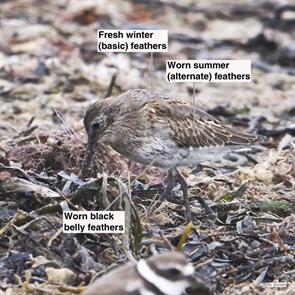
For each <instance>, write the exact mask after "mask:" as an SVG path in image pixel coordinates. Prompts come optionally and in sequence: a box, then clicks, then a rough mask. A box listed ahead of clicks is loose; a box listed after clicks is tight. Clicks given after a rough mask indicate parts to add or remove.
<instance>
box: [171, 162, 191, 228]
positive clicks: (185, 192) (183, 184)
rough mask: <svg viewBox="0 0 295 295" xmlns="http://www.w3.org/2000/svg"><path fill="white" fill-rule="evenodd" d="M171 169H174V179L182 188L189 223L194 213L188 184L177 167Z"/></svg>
mask: <svg viewBox="0 0 295 295" xmlns="http://www.w3.org/2000/svg"><path fill="white" fill-rule="evenodd" d="M171 169H173V174H174V179H175V180H176V182H178V183H179V184H180V188H181V190H182V193H183V200H184V205H185V215H186V220H187V221H188V222H189V221H191V220H192V213H191V207H190V203H189V198H188V189H187V183H186V181H185V179H184V178H183V176H182V175H181V174H180V173H179V171H178V170H177V168H176V167H173V168H171Z"/></svg>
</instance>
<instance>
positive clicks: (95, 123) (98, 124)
mask: <svg viewBox="0 0 295 295" xmlns="http://www.w3.org/2000/svg"><path fill="white" fill-rule="evenodd" d="M91 126H92V128H94V129H99V128H101V126H102V122H101V121H95V122H93V123H92V125H91Z"/></svg>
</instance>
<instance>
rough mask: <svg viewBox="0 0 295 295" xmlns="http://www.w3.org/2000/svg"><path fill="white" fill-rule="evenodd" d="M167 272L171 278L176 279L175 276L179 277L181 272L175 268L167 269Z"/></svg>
mask: <svg viewBox="0 0 295 295" xmlns="http://www.w3.org/2000/svg"><path fill="white" fill-rule="evenodd" d="M167 272H168V273H169V275H170V276H172V277H177V276H179V275H181V271H180V270H179V269H177V268H169V269H168V270H167Z"/></svg>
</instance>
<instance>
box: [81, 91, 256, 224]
mask: <svg viewBox="0 0 295 295" xmlns="http://www.w3.org/2000/svg"><path fill="white" fill-rule="evenodd" d="M84 125H85V129H86V132H87V135H88V144H87V150H86V154H85V159H84V163H83V167H82V172H81V177H82V178H83V179H85V178H86V177H87V176H88V170H89V166H90V163H91V161H92V158H93V155H94V152H95V150H96V146H97V144H98V143H99V142H101V143H102V142H103V143H107V144H109V145H111V147H112V148H113V149H114V150H116V151H117V152H119V153H120V154H121V155H123V156H125V157H126V158H128V159H130V160H132V161H135V162H139V163H143V164H145V165H148V164H151V163H152V164H153V165H154V166H158V167H162V168H167V169H168V184H167V186H166V189H165V191H164V193H163V194H162V196H161V198H160V199H161V200H163V199H164V198H167V197H168V196H169V195H170V193H171V191H172V189H173V187H174V186H175V184H176V183H179V184H180V186H181V189H182V191H183V197H184V201H185V207H186V217H187V219H190V218H191V213H190V206H189V200H188V194H187V184H186V181H185V180H184V179H183V177H182V176H181V174H180V173H179V172H178V170H177V168H176V167H178V166H186V165H195V164H198V163H201V162H204V161H208V160H212V161H216V160H219V159H222V158H223V157H224V156H225V155H226V154H228V153H229V152H230V151H233V150H237V149H241V148H244V147H245V146H249V145H252V144H254V143H255V142H257V141H259V140H260V139H261V137H260V136H258V135H253V134H248V133H243V132H239V131H237V130H234V129H232V128H231V127H228V126H226V125H224V124H223V123H221V122H220V121H219V120H217V119H215V118H214V117H212V116H210V115H209V114H207V113H206V112H204V111H202V110H200V109H198V108H195V107H193V106H192V105H190V104H187V103H186V102H184V101H183V100H180V99H173V98H169V97H166V96H164V95H161V94H150V93H149V91H147V90H142V89H135V90H129V91H126V92H125V93H123V94H121V95H119V96H113V97H109V98H105V99H100V100H98V101H97V102H95V103H94V104H92V105H91V106H90V107H89V108H88V110H87V111H86V114H85V117H84Z"/></svg>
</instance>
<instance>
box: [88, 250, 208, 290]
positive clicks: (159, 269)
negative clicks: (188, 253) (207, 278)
mask: <svg viewBox="0 0 295 295" xmlns="http://www.w3.org/2000/svg"><path fill="white" fill-rule="evenodd" d="M210 293H211V291H210V288H209V287H208V286H207V284H206V283H205V282H204V280H203V279H201V278H200V277H199V276H198V275H196V274H195V270H194V267H193V266H192V265H191V264H190V263H189V262H188V261H187V260H186V259H185V257H184V255H183V254H181V253H179V252H169V253H164V254H158V255H154V256H152V257H150V258H148V259H146V260H144V259H141V260H139V261H138V262H137V263H133V262H129V263H127V264H125V265H123V266H120V267H118V268H117V269H115V270H113V271H110V272H109V273H107V274H106V275H104V276H102V277H101V278H99V279H97V280H96V281H94V282H93V283H92V284H91V285H90V286H89V287H87V288H86V290H85V291H84V292H83V295H184V294H190V295H209V294H210Z"/></svg>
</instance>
